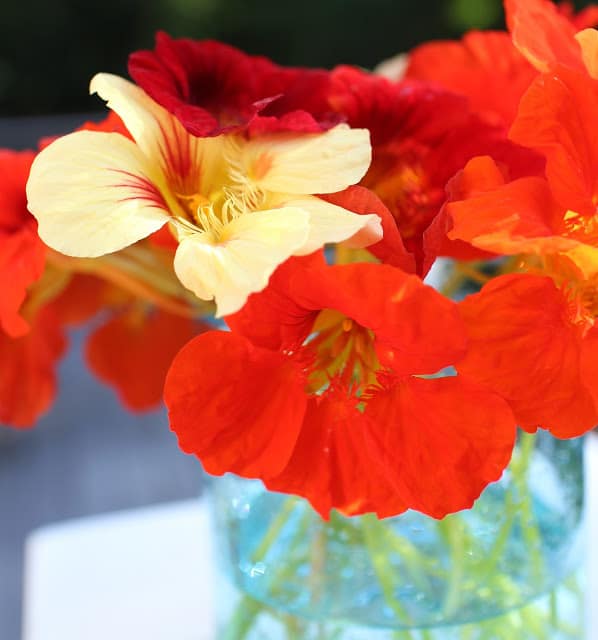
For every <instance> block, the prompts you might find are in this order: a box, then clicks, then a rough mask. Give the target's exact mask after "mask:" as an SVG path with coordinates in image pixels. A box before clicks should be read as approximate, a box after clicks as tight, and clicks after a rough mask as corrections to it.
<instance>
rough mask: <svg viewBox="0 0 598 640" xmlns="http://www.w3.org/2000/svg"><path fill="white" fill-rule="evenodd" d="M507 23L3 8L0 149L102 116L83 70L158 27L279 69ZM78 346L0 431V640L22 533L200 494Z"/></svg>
mask: <svg viewBox="0 0 598 640" xmlns="http://www.w3.org/2000/svg"><path fill="white" fill-rule="evenodd" d="M586 4H588V3H586V2H575V5H576V6H577V8H581V7H583V6H585V5H586ZM502 26H503V16H502V9H501V3H500V0H426V1H422V0H300V1H298V2H292V3H291V2H280V1H279V0H103V1H102V2H87V1H82V0H52V2H42V1H41V0H34V2H16V1H14V0H13V1H6V2H4V3H3V5H2V17H1V19H0V147H12V148H25V147H33V146H35V145H36V143H37V139H38V138H39V137H41V136H42V135H51V134H57V133H65V132H67V131H69V130H71V129H72V128H74V127H75V126H77V125H79V124H80V123H81V122H83V121H84V120H85V119H86V118H87V117H88V114H89V113H91V114H93V113H94V112H98V111H100V110H101V105H100V103H99V101H98V99H97V98H95V97H92V98H90V97H89V96H88V95H87V86H88V83H89V80H90V78H91V77H92V75H93V74H94V73H96V72H98V71H109V72H113V73H118V74H123V75H125V74H126V61H127V55H128V53H129V52H131V51H134V50H136V49H142V48H151V47H152V46H153V34H154V32H155V31H156V30H158V29H163V30H165V31H168V32H169V33H170V34H171V35H173V36H190V37H194V38H208V37H209V38H217V39H221V40H223V41H226V42H228V43H230V44H233V45H236V46H238V47H240V48H242V49H244V50H246V51H248V52H250V53H254V54H263V55H267V56H269V57H271V58H273V59H274V60H275V61H277V62H279V63H282V64H292V65H310V66H322V67H331V66H333V65H335V64H338V63H350V64H357V65H361V66H364V67H373V66H374V65H376V64H377V63H378V62H380V61H382V60H384V59H385V58H388V57H390V56H393V55H394V54H396V53H398V52H401V51H406V50H408V49H409V48H411V47H413V46H414V45H416V44H418V43H420V42H423V41H425V40H431V39H438V38H457V37H459V36H460V35H461V34H462V33H463V32H464V31H466V30H467V29H470V28H500V27H502ZM81 339H82V334H81V333H80V332H79V333H76V334H74V335H73V336H72V343H73V346H72V348H71V350H70V352H69V354H68V355H67V356H66V358H65V359H64V361H63V363H62V366H61V369H60V375H61V390H60V393H59V396H58V399H57V402H56V403H55V406H54V408H53V409H52V411H51V413H50V414H49V415H48V416H46V417H45V418H44V419H42V420H41V422H40V424H39V425H38V427H37V428H36V429H34V430H31V431H22V432H17V431H13V430H7V429H3V428H2V427H0V638H1V639H2V640H16V639H18V638H19V637H20V620H21V590H22V572H23V564H22V561H23V545H24V540H25V538H26V536H27V534H28V533H29V532H30V531H31V530H33V529H35V528H36V527H39V526H41V525H44V524H47V523H51V522H56V521H60V520H63V519H67V518H72V517H79V516H84V515H89V514H94V513H102V512H107V511H112V510H117V509H128V508H132V507H137V506H141V505H147V504H154V503H159V502H164V501H168V500H176V499H180V498H186V497H192V496H195V495H197V494H199V492H200V484H201V481H200V469H199V465H198V464H197V462H196V461H195V460H194V459H192V458H189V457H187V456H184V455H183V454H182V453H180V452H179V451H178V449H177V445H176V441H175V438H174V436H173V435H172V434H171V433H170V432H169V430H168V426H167V420H166V417H165V415H164V413H163V412H162V411H156V412H153V413H150V414H144V415H132V414H128V413H126V412H125V410H124V409H122V408H121V407H120V405H119V403H118V401H117V399H116V398H115V397H114V395H113V393H112V391H110V390H108V389H107V388H105V387H103V386H101V385H100V384H99V383H98V382H97V381H95V380H93V379H92V378H91V376H90V374H89V373H88V372H87V371H86V369H85V365H84V364H83V359H82V356H81V354H80V349H79V347H80V343H81ZM1 367H2V362H0V368H1Z"/></svg>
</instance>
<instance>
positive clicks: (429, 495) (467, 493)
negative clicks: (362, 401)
mask: <svg viewBox="0 0 598 640" xmlns="http://www.w3.org/2000/svg"><path fill="white" fill-rule="evenodd" d="M366 415H367V416H369V418H370V422H369V423H368V424H369V432H368V434H369V436H370V437H371V440H372V443H373V444H374V446H376V447H377V448H378V450H379V452H380V456H381V460H382V461H383V466H384V468H385V470H386V477H387V478H388V480H390V481H391V482H392V483H393V485H394V486H395V487H396V489H397V491H398V492H399V494H400V495H401V497H402V498H403V500H404V501H405V503H406V504H407V505H408V507H410V508H412V509H416V510H417V511H421V512H422V513H425V514H427V515H430V516H432V517H434V518H442V517H444V516H445V515H447V514H448V513H453V512H455V511H460V510H461V509H468V508H470V507H471V506H472V505H473V502H474V500H476V499H477V498H478V496H479V495H480V493H481V492H482V491H483V489H484V488H485V487H486V486H487V485H488V484H489V483H490V482H493V481H495V480H498V479H499V478H500V476H501V474H502V472H503V470H504V468H505V467H506V466H507V464H508V462H509V460H510V459H511V453H512V450H513V446H514V444H515V420H514V418H513V414H512V413H511V411H510V409H509V407H508V406H507V404H506V403H505V402H504V401H503V400H502V399H501V398H500V397H498V396H497V395H494V394H492V393H489V392H487V391H485V390H484V389H483V388H482V387H480V386H477V385H475V384H473V383H470V382H466V381H464V380H462V379H461V378H459V377H446V378H437V379H433V380H421V379H417V378H410V379H402V380H400V381H397V382H396V383H395V384H392V385H391V386H389V387H387V388H384V389H382V390H380V391H378V392H376V393H375V394H374V395H373V397H372V398H371V399H370V400H369V401H368V402H367V405H366Z"/></svg>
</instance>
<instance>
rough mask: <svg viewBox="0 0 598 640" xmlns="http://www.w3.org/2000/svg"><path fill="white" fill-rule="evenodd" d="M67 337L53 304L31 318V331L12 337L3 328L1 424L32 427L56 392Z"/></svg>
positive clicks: (0, 344)
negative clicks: (57, 368) (58, 320)
mask: <svg viewBox="0 0 598 640" xmlns="http://www.w3.org/2000/svg"><path fill="white" fill-rule="evenodd" d="M65 348H66V340H65V338H64V335H63V332H62V330H61V327H60V325H59V323H58V322H57V319H56V316H55V314H54V313H53V310H52V309H51V307H50V306H46V307H45V308H43V309H42V310H41V311H40V312H39V313H38V314H37V315H36V316H35V318H34V319H33V320H32V322H31V331H30V332H29V333H28V334H27V335H24V336H22V337H19V338H10V337H9V336H7V335H6V334H5V333H3V332H2V331H1V330H0V362H1V363H2V366H0V424H8V425H11V426H13V427H31V426H33V425H34V423H35V421H36V420H37V419H38V418H39V417H40V415H41V414H42V413H44V412H45V411H46V410H47V409H48V407H49V406H50V404H51V403H52V400H53V399H54V395H55V394H56V371H55V367H56V363H57V361H58V359H59V358H60V356H61V355H62V354H63V353H64V350H65Z"/></svg>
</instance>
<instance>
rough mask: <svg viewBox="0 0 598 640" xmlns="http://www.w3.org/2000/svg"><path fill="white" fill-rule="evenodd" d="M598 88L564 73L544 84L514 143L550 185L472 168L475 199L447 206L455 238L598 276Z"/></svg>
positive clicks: (535, 89) (541, 80)
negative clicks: (541, 163)
mask: <svg viewBox="0 0 598 640" xmlns="http://www.w3.org/2000/svg"><path fill="white" fill-rule="evenodd" d="M596 113H598V81H596V80H593V79H592V78H590V77H589V76H587V75H583V74H579V73H576V72H574V71H571V70H569V69H565V68H558V69H557V70H556V71H555V72H554V73H551V74H545V75H541V76H539V77H538V79H537V80H536V81H535V82H534V83H533V84H532V86H531V87H530V89H529V91H528V92H527V93H526V95H525V96H524V98H523V99H522V101H521V105H520V109H519V114H518V116H517V119H516V120H515V122H514V124H513V127H512V129H511V133H510V137H511V138H512V139H513V140H515V141H516V142H519V143H520V144H523V145H525V146H527V147H530V148H532V149H535V150H536V151H538V152H540V153H542V154H543V155H544V156H545V158H546V174H545V177H536V176H533V177H524V178H520V179H518V180H513V181H510V182H509V181H507V180H506V179H505V177H504V175H503V174H502V172H501V171H500V169H499V167H498V166H497V165H496V163H495V162H494V161H493V160H492V159H491V158H489V157H481V158H475V159H473V160H472V161H470V162H469V163H468V165H467V166H466V168H465V169H464V171H463V174H462V176H461V179H462V180H464V181H465V182H467V183H468V184H469V187H470V197H469V198H467V199H464V200H462V201H457V202H453V203H451V204H449V205H448V207H447V209H448V212H449V215H450V216H451V217H452V223H453V228H452V231H451V232H450V233H449V236H450V237H452V238H454V239H457V238H458V239H461V240H465V241H466V242H470V243H471V244H473V245H474V246H475V247H478V248H480V249H485V250H487V251H494V252H496V253H499V254H519V253H527V254H536V255H547V254H556V253H566V254H567V255H568V256H569V257H570V258H571V259H572V260H573V261H574V262H576V263H577V264H578V266H579V268H580V269H582V270H583V271H584V273H585V274H586V275H587V276H588V277H589V276H591V275H592V274H594V273H595V272H596V271H598V246H597V244H598V242H597V241H598V229H597V227H596V206H597V204H598V138H597V137H596Z"/></svg>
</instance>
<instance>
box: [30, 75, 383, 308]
mask: <svg viewBox="0 0 598 640" xmlns="http://www.w3.org/2000/svg"><path fill="white" fill-rule="evenodd" d="M91 90H92V91H93V92H97V93H98V94H100V95H101V96H102V97H103V98H104V99H106V100H107V101H108V105H109V106H110V107H111V108H112V109H113V110H114V111H116V112H117V113H118V115H119V116H120V117H121V118H122V120H123V122H124V124H125V126H126V128H127V130H128V131H129V132H130V134H131V136H132V137H133V139H134V141H133V140H130V139H128V138H127V137H125V136H123V135H120V134H118V133H102V132H92V131H80V132H76V133H72V134H70V135H68V136H65V137H63V138H60V139H59V140H57V141H56V142H54V143H53V144H51V145H50V146H49V147H47V148H46V149H45V150H44V151H42V152H41V153H40V154H39V156H38V157H37V158H36V160H35V162H34V164H33V167H32V170H31V177H30V179H29V183H28V186H27V194H28V197H29V208H30V210H31V211H32V212H33V214H34V215H35V216H36V217H37V219H38V222H39V234H40V236H41V238H42V239H43V240H44V241H45V242H46V243H47V244H48V245H49V246H51V247H53V248H54V249H56V250H58V251H60V252H62V253H65V254H67V255H71V256H86V257H97V256H101V255H104V254H106V253H110V252H113V251H118V250H119V249H122V248H124V247H126V246H128V245H130V244H133V243H134V242H137V241H138V240H141V239H142V238H145V237H147V236H149V235H151V234H152V233H154V232H156V231H157V230H158V229H160V228H161V227H163V226H164V225H166V224H170V227H171V229H172V230H173V232H174V233H175V234H176V237H177V239H178V242H179V244H178V248H177V250H176V255H175V258H174V268H175V271H176V273H177V275H178V277H179V279H180V281H181V282H182V283H183V285H185V286H186V287H187V288H188V289H190V290H191V291H193V292H194V293H195V294H196V295H197V296H198V297H199V298H201V299H204V300H211V299H212V298H214V299H215V301H216V305H217V313H218V315H225V314H229V313H233V312H234V311H237V310H238V309H240V308H241V307H242V306H243V304H244V303H245V301H246V299H247V296H248V295H249V294H250V293H252V292H255V291H260V290H261V289H263V288H264V287H265V286H266V285H267V283H268V278H269V277H270V275H271V274H272V272H273V271H274V270H275V268H276V267H277V266H278V265H279V264H281V263H282V262H284V261H285V260H286V259H287V258H289V257H290V256H292V255H303V254H308V253H311V252H313V251H315V250H317V249H319V248H320V247H322V246H323V245H324V244H325V243H327V242H341V241H345V240H351V241H352V242H353V243H355V244H356V245H357V246H366V245H368V244H371V243H372V242H376V241H377V240H379V239H380V237H381V235H382V232H381V228H380V224H379V219H378V217H377V216H376V215H369V216H368V215H356V214H354V213H351V212H348V211H346V210H344V209H342V208H341V207H337V206H334V205H332V204H329V203H327V202H325V201H324V200H321V199H320V198H317V197H316V196H314V195H312V194H315V193H318V194H319V193H333V192H336V191H340V190H342V189H345V188H346V187H348V186H349V185H351V184H353V183H355V182H358V181H359V180H360V179H361V177H362V176H363V175H364V173H365V172H366V171H367V168H368V166H369V163H370V157H371V149H370V143H369V134H368V132H367V131H366V130H363V129H350V128H349V127H347V126H346V125H339V126H337V127H334V128H333V129H330V130H328V131H326V132H324V133H319V134H292V133H278V134H269V135H264V136H258V137H255V138H252V139H248V138H247V137H246V136H244V135H222V136H217V137H211V138H196V137H194V136H192V135H190V134H189V133H188V132H187V131H186V130H185V129H184V128H183V127H182V125H181V124H180V123H179V121H178V120H177V119H176V118H175V117H174V116H172V114H170V113H169V112H168V111H166V110H165V109H164V108H162V107H161V106H159V105H158V104H157V103H155V102H154V101H153V100H152V99H151V98H149V97H148V96H147V95H146V94H145V93H144V92H143V91H142V90H141V89H140V88H139V87H137V86H135V85H134V84H132V83H130V82H128V81H126V80H124V79H122V78H119V77H117V76H112V75H108V74H99V75H97V76H96V77H95V78H94V79H93V80H92V83H91Z"/></svg>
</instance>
